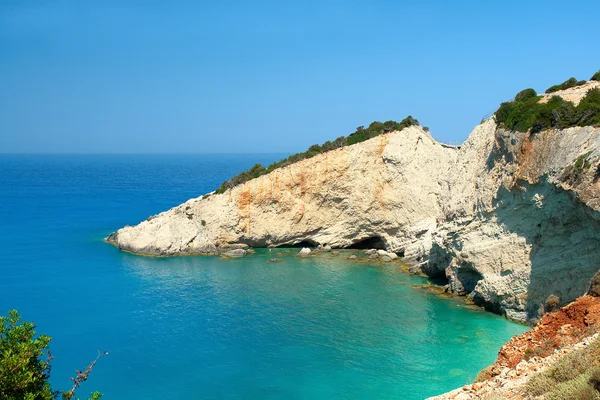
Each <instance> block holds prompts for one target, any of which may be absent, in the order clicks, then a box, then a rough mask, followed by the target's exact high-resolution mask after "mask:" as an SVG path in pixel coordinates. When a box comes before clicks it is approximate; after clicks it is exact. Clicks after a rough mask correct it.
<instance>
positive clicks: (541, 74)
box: [0, 0, 600, 153]
mask: <svg viewBox="0 0 600 400" xmlns="http://www.w3.org/2000/svg"><path fill="white" fill-rule="evenodd" d="M598 15H600V2H599V1H577V0H575V1H570V2H564V1H560V2H559V1H512V0H505V1H491V0H478V1H447V0H440V1H427V0H425V1H418V2H417V1H410V2H409V1H379V0H370V1H352V0H347V1H325V0H324V1H312V0H302V1H282V0H276V1H263V0H254V1H237V0H222V1H210V2H209V1H206V2H205V1H199V0H198V1H176V0H173V1H152V0H146V1H127V0H119V1H116V0H103V1H60V0H55V1H38V0H27V1H22V0H0V153H271V152H272V153H286V152H287V153H292V152H298V151H303V150H305V149H306V148H308V146H310V145H311V144H315V143H323V142H325V141H326V140H330V139H334V138H336V137H338V136H341V135H348V134H350V133H352V132H353V131H354V130H355V128H356V127H357V126H359V125H368V124H369V123H370V122H372V121H374V120H379V121H386V120H390V119H393V120H398V121H399V120H401V119H402V118H404V117H405V116H407V115H412V116H413V117H415V118H417V119H418V120H419V121H420V122H421V124H422V125H425V126H428V127H429V128H430V129H431V132H432V134H433V136H434V137H435V138H436V139H438V140H440V141H442V142H446V143H451V144H459V143H461V142H462V141H463V140H465V139H466V137H467V136H468V134H469V133H470V132H471V130H472V129H473V128H474V127H475V126H476V125H477V124H478V123H479V122H480V121H481V119H482V117H484V116H486V115H490V114H491V113H493V112H494V111H495V110H496V109H497V107H498V105H499V104H500V103H501V102H502V101H506V100H510V99H511V98H512V97H513V96H514V95H515V94H516V93H517V92H518V91H520V90H521V89H524V88H527V87H533V88H534V89H536V90H538V92H540V91H541V92H543V91H544V90H545V89H546V88H547V87H549V86H551V85H553V84H556V83H560V82H562V81H564V80H566V79H567V78H569V77H571V76H575V77H576V78H577V79H589V78H590V77H591V76H592V75H593V74H594V72H596V71H598V70H599V69H600V47H599V44H598V35H599V33H598Z"/></svg>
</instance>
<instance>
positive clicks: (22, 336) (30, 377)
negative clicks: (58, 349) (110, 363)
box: [0, 310, 102, 400]
mask: <svg viewBox="0 0 600 400" xmlns="http://www.w3.org/2000/svg"><path fill="white" fill-rule="evenodd" d="M20 320H21V316H20V315H19V313H18V312H17V311H16V310H11V311H9V312H8V317H5V316H0V399H3V400H23V399H27V400H34V399H35V400H52V399H58V398H59V397H62V399H63V400H71V399H72V398H73V397H74V395H75V389H76V388H77V387H79V385H80V384H81V383H82V382H84V381H85V380H86V379H87V377H88V376H89V373H90V372H91V370H92V368H93V366H94V364H95V363H96V361H97V360H98V358H96V360H94V361H93V362H92V363H91V364H90V366H88V367H87V368H86V369H85V371H83V372H81V371H76V372H77V376H76V377H75V378H71V380H72V381H73V383H74V385H73V387H72V388H71V390H68V391H65V392H62V393H61V392H59V391H55V390H53V389H52V388H51V387H50V382H49V379H50V361H51V360H52V355H51V354H50V350H49V349H48V345H49V344H50V341H51V338H50V337H49V336H46V335H39V336H37V335H36V332H35V325H34V324H33V323H32V322H22V323H19V322H20ZM44 355H45V358H43V357H44ZM98 357H100V355H98ZM100 397H102V394H100V393H99V392H94V393H92V394H91V397H90V400H97V399H99V398H100Z"/></svg>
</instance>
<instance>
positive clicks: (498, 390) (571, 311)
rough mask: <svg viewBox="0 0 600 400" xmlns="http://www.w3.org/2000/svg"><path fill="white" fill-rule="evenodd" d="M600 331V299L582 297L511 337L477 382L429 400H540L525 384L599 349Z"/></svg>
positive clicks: (481, 373)
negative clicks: (567, 359) (572, 357)
mask: <svg viewBox="0 0 600 400" xmlns="http://www.w3.org/2000/svg"><path fill="white" fill-rule="evenodd" d="M599 330H600V298H598V297H592V296H582V297H580V298H579V299H577V300H576V301H574V302H573V303H571V304H569V305H568V306H566V307H563V308H561V309H560V310H557V311H554V312H550V313H548V314H546V315H544V317H543V318H542V320H541V321H540V322H539V323H538V324H537V325H536V326H535V327H534V328H533V329H531V330H529V331H527V332H525V333H523V334H522V335H517V336H515V337H513V338H512V339H511V340H510V341H509V342H508V343H506V344H505V345H504V346H502V348H501V349H500V351H499V352H498V358H497V359H496V361H495V362H494V364H493V365H491V366H489V367H488V368H486V369H484V370H483V371H481V372H480V373H479V375H478V377H477V379H476V382H474V383H473V384H469V385H465V386H463V387H461V388H458V389H456V390H453V391H451V392H448V393H445V394H442V395H439V396H435V397H431V398H429V399H428V400H451V399H454V400H459V399H462V400H467V399H514V400H521V399H533V398H539V397H538V396H535V395H533V394H532V393H529V391H528V388H527V386H526V385H527V383H528V381H529V380H530V379H532V378H534V377H535V376H536V375H539V374H540V373H544V372H547V371H548V370H549V369H551V368H552V367H553V366H556V365H557V363H560V362H561V360H563V359H564V358H565V357H566V356H567V355H568V354H570V353H572V352H582V351H586V348H590V346H598V340H599V334H598V331H599ZM575 356H576V357H579V355H575ZM594 358H595V357H594ZM582 364H585V363H584V362H582ZM587 367H592V365H589V366H587ZM596 395H598V394H596ZM540 397H541V396H540ZM562 398H564V397H562ZM567 398H572V399H576V398H579V397H573V396H570V397H567ZM592 398H595V397H592Z"/></svg>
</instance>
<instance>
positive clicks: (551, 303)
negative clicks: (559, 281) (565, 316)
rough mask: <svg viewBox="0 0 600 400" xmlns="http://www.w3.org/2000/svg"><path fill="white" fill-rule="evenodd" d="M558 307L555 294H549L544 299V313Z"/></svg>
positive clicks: (558, 301) (557, 299)
mask: <svg viewBox="0 0 600 400" xmlns="http://www.w3.org/2000/svg"><path fill="white" fill-rule="evenodd" d="M559 305H560V298H559V297H558V296H557V295H555V294H551V295H550V296H548V298H547V299H546V311H554V310H555V309H556V308H557V307H558V306H559Z"/></svg>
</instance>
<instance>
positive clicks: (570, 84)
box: [546, 78, 586, 93]
mask: <svg viewBox="0 0 600 400" xmlns="http://www.w3.org/2000/svg"><path fill="white" fill-rule="evenodd" d="M585 84H586V81H578V80H577V79H575V78H569V79H567V80H566V81H564V82H563V83H561V84H560V85H554V86H550V87H549V88H548V89H546V93H553V92H558V91H559V90H565V89H570V88H572V87H575V86H581V85H585Z"/></svg>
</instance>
